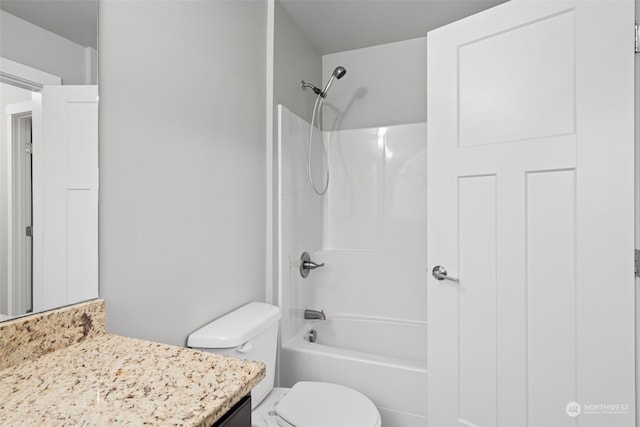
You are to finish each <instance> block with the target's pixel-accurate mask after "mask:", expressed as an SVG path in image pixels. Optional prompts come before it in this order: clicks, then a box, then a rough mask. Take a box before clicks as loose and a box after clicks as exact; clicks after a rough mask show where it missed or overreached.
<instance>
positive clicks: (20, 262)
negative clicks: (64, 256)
mask: <svg viewBox="0 0 640 427" xmlns="http://www.w3.org/2000/svg"><path fill="white" fill-rule="evenodd" d="M31 110H32V106H31V102H30V101H27V102H21V103H18V104H11V105H7V107H6V113H5V114H6V124H7V158H6V165H5V166H6V170H7V187H8V188H9V189H13V187H14V183H16V181H18V182H21V181H22V180H20V179H19V177H21V176H23V175H24V173H25V171H24V161H23V160H24V154H23V152H21V151H19V150H16V143H17V142H20V140H19V139H18V138H20V139H22V131H20V130H19V129H21V128H22V127H23V126H24V124H23V123H24V121H25V120H27V119H29V120H30V119H31ZM15 121H17V122H18V124H17V126H16V123H15ZM14 129H18V131H17V132H14ZM16 159H17V160H18V161H16V162H14V160H16ZM30 185H31V186H32V188H33V184H32V183H30ZM22 190H24V189H21V191H20V193H19V194H22ZM32 191H33V190H32ZM18 197H19V195H18V194H16V192H14V191H11V197H9V198H7V205H8V206H7V213H8V215H7V231H8V234H7V258H8V259H7V285H8V286H7V311H8V312H7V314H8V315H10V316H17V315H20V314H24V312H23V311H22V309H21V307H23V306H24V305H25V303H26V299H27V293H26V291H25V289H24V287H22V286H20V287H18V288H16V286H15V284H14V280H16V279H17V280H18V282H19V283H22V281H23V279H24V278H23V272H24V271H25V269H26V268H27V263H26V260H25V258H24V257H23V256H15V255H14V254H17V253H23V252H24V250H25V248H24V244H23V242H22V241H21V240H20V239H19V238H18V236H20V233H21V232H24V228H25V221H24V216H25V214H26V212H25V211H24V204H23V203H17V202H18V200H19V199H18ZM14 218H16V219H17V220H16V221H14Z"/></svg>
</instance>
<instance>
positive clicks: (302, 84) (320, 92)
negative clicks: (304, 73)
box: [300, 80, 326, 98]
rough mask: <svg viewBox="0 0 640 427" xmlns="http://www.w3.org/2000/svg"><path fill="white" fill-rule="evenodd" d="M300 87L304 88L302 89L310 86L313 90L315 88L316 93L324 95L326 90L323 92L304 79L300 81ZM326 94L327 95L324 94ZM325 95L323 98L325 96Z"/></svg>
mask: <svg viewBox="0 0 640 427" xmlns="http://www.w3.org/2000/svg"><path fill="white" fill-rule="evenodd" d="M300 87H301V88H302V90H305V89H306V88H310V89H311V90H313V93H315V94H316V95H320V96H322V95H324V92H322V90H321V89H320V88H318V87H316V86H314V85H312V84H311V83H307V82H305V81H304V80H302V81H301V82H300ZM324 96H326V95H324ZM324 96H323V98H324Z"/></svg>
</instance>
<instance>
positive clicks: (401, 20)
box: [0, 0, 506, 55]
mask: <svg viewBox="0 0 640 427" xmlns="http://www.w3.org/2000/svg"><path fill="white" fill-rule="evenodd" d="M209 1H217V0H209ZM278 1H280V3H281V4H282V6H283V7H284V8H285V10H286V11H287V13H288V14H289V15H290V16H291V18H292V19H293V21H294V22H295V23H296V25H297V26H298V28H299V29H300V30H301V31H302V33H303V34H304V35H305V37H306V38H307V40H308V41H309V42H310V43H311V44H312V45H314V46H315V47H316V49H317V50H318V52H319V53H320V54H322V55H325V54H328V53H335V52H342V51H345V50H351V49H358V48H362V47H367V46H375V45H379V44H384V43H391V42H395V41H400V40H407V39H412V38H416V37H422V36H424V35H426V33H427V31H430V30H432V29H434V28H437V27H440V26H442V25H445V24H448V23H450V22H453V21H456V20H458V19H460V18H463V17H465V16H469V15H472V14H474V13H477V12H479V11H481V10H484V9H488V8H490V7H493V6H495V5H497V4H500V3H503V2H504V1H506V0H278ZM97 3H98V0H0V9H2V10H4V11H6V12H8V13H10V14H12V15H15V16H18V17H20V18H22V19H24V20H26V21H29V22H31V23H33V24H35V25H37V26H39V27H42V28H45V29H47V30H49V31H51V32H53V33H56V34H58V35H60V36H62V37H65V38H67V39H69V40H72V41H74V42H76V43H78V44H80V45H82V46H91V47H93V48H97V45H98V43H97V25H98V23H97V15H98V10H97V9H98V8H97Z"/></svg>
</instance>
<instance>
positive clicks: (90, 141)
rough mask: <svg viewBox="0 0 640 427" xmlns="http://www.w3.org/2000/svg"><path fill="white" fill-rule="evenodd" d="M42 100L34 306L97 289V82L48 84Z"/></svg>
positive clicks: (66, 301) (49, 305)
mask: <svg viewBox="0 0 640 427" xmlns="http://www.w3.org/2000/svg"><path fill="white" fill-rule="evenodd" d="M41 105H42V106H41V111H40V109H39V108H35V109H34V126H36V125H35V123H36V122H37V123H39V125H37V126H39V128H38V129H37V132H35V133H34V147H33V148H34V160H35V168H34V197H35V199H34V200H35V202H37V203H36V205H35V206H34V208H35V209H34V232H35V240H34V244H35V246H34V295H33V298H34V310H36V311H41V310H47V309H50V308H54V307H59V306H63V305H68V304H73V303H76V302H79V301H84V300H87V299H91V298H97V297H98V90H97V86H45V87H44V89H43V90H42V96H41ZM36 136H37V138H35V137H36Z"/></svg>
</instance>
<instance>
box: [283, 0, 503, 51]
mask: <svg viewBox="0 0 640 427" xmlns="http://www.w3.org/2000/svg"><path fill="white" fill-rule="evenodd" d="M279 1H280V3H281V4H282V6H283V7H284V8H285V10H286V11H287V12H288V13H289V16H291V18H292V19H293V21H294V22H295V23H296V25H297V26H298V28H299V29H300V31H301V32H302V33H303V34H304V35H305V37H306V38H307V40H308V41H309V42H310V43H311V44H312V45H314V46H315V47H316V49H318V51H319V53H320V54H322V55H326V54H329V53H335V52H342V51H345V50H351V49H358V48H362V47H368V46H375V45H379V44H384V43H391V42H395V41H400V40H408V39H412V38H416V37H422V36H425V35H426V34H427V31H430V30H432V29H434V28H438V27H441V26H443V25H445V24H448V23H451V22H453V21H457V20H458V19H461V18H464V17H466V16H469V15H472V14H474V13H477V12H479V11H482V10H485V9H488V8H490V7H493V6H496V5H498V4H500V3H504V2H505V1H506V0H279Z"/></svg>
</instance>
